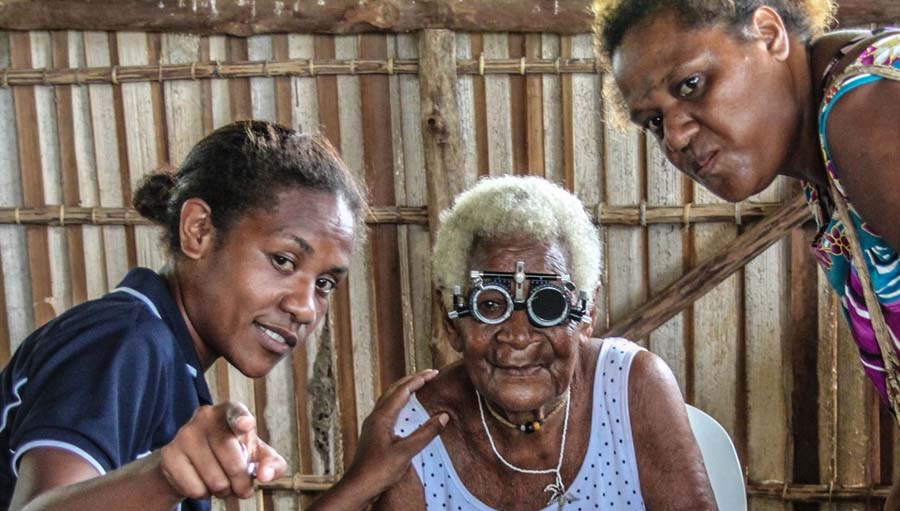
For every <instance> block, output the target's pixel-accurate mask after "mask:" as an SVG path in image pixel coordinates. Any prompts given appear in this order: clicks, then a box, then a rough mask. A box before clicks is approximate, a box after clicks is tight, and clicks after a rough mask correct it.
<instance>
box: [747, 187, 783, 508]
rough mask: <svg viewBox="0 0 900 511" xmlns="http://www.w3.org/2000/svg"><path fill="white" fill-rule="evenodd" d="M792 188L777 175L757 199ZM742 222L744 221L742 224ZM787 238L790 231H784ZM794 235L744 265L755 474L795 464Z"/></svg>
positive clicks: (770, 474)
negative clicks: (791, 376)
mask: <svg viewBox="0 0 900 511" xmlns="http://www.w3.org/2000/svg"><path fill="white" fill-rule="evenodd" d="M790 191H791V190H789V189H788V186H787V183H786V182H785V181H784V179H783V178H782V179H778V180H776V182H775V183H773V184H772V185H770V186H769V187H768V188H767V189H766V190H764V191H763V192H761V193H760V194H759V195H757V196H755V197H754V199H756V200H775V201H779V200H785V199H788V198H789V195H787V194H788V193H789V192H790ZM740 229H741V228H740V227H739V230H740ZM785 238H787V237H785ZM788 248H789V239H782V240H780V241H777V242H775V243H774V244H773V245H772V246H771V247H769V248H768V249H766V250H765V251H763V252H762V253H761V254H759V255H758V256H756V257H755V258H753V260H752V261H750V262H749V263H748V264H747V265H746V266H745V267H744V275H743V277H744V282H743V286H744V325H743V328H744V338H745V343H744V346H745V349H744V359H743V364H744V367H745V369H744V374H746V377H745V378H746V379H745V381H746V384H745V385H746V387H745V389H746V390H745V395H746V401H747V404H746V406H743V407H740V408H739V409H738V410H739V411H738V414H739V416H743V417H745V418H742V420H744V421H745V422H746V424H747V432H746V435H747V437H746V438H747V440H746V442H747V444H746V447H745V451H744V452H745V453H746V456H747V460H748V463H747V466H748V474H747V476H748V477H749V478H750V479H751V480H762V479H766V478H771V479H776V480H781V481H784V480H787V479H788V477H789V474H790V472H789V470H790V457H789V456H790V453H791V451H790V440H791V439H790V420H791V416H790V413H789V411H790V406H791V403H790V397H791V393H790V391H789V389H790V388H791V387H790V386H789V385H788V381H789V380H788V379H787V378H786V376H788V375H789V374H790V358H789V356H788V354H789V351H788V349H789V347H790V346H789V344H788V342H789V337H788V329H789V324H788V318H789V307H790V303H789V301H788V298H789V291H790V287H789V286H790V281H789V277H790V273H789V272H790V268H789V267H788V261H789V259H788V258H789V253H788ZM752 506H753V509H759V510H765V511H786V504H785V503H783V502H779V501H773V500H761V499H755V498H754V499H753V503H752Z"/></svg>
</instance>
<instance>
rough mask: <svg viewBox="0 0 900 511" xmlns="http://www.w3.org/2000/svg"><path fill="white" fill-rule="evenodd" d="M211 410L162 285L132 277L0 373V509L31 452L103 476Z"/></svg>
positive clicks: (62, 320) (192, 506)
mask: <svg viewBox="0 0 900 511" xmlns="http://www.w3.org/2000/svg"><path fill="white" fill-rule="evenodd" d="M211 403H212V398H211V397H210V394H209V388H208V387H207V385H206V380H205V379H204V377H203V369H202V368H201V367H200V362H199V360H198V359H197V353H196V350H195V349H194V345H193V342H192V341H191V336H190V334H189V333H188V329H187V326H186V325H185V323H184V319H183V318H182V316H181V312H180V311H179V309H178V305H177V304H176V303H175V300H174V299H173V298H172V295H171V294H170V293H169V289H168V286H167V285H166V282H165V280H163V278H162V277H160V276H159V275H157V274H156V273H155V272H153V271H151V270H147V269H144V268H136V269H134V270H131V271H130V272H129V273H128V275H127V276H126V277H125V280H123V281H122V283H121V284H120V285H119V287H117V288H116V290H114V291H113V292H111V293H109V294H107V295H106V296H104V297H102V298H99V299H97V300H91V301H89V302H85V303H83V304H81V305H78V306H77V307H73V308H72V309H70V310H68V311H66V313H64V314H63V315H61V316H59V317H57V318H56V319H54V320H53V321H50V322H49V323H47V324H46V325H44V326H43V327H41V328H39V329H38V330H36V331H35V332H34V333H32V334H31V335H30V336H29V337H28V338H27V339H25V341H24V342H23V343H22V345H21V346H19V348H18V349H17V350H16V353H15V354H14V355H13V357H12V359H11V360H10V362H9V365H7V366H6V367H5V368H4V369H3V371H2V373H0V509H6V508H7V507H8V506H9V501H10V499H11V497H12V493H13V488H14V487H15V484H16V470H17V468H18V462H19V460H20V458H21V457H22V455H23V454H24V453H26V452H27V451H29V450H30V449H34V448H36V447H56V448H59V449H65V450H67V451H69V452H72V453H74V454H75V455H77V456H80V457H82V458H83V459H84V460H85V461H87V462H88V463H90V464H91V465H93V466H94V468H96V469H97V471H98V472H100V473H101V474H105V473H106V472H109V471H111V470H114V469H116V468H118V467H121V466H122V465H125V464H127V463H129V462H131V461H134V460H136V459H138V458H141V457H143V456H146V455H147V454H150V452H151V451H153V450H155V449H159V448H160V447H162V446H164V445H166V444H167V443H169V442H170V441H171V440H172V439H173V438H174V437H175V433H176V432H177V431H178V429H179V428H180V427H181V426H182V425H184V424H185V423H186V422H188V420H189V419H190V418H191V416H192V415H193V413H194V410H196V408H197V407H198V406H200V405H205V404H211ZM181 508H182V509H183V510H204V511H206V510H209V509H210V503H209V501H208V500H203V501H190V500H188V501H185V502H184V503H183V504H182V506H181Z"/></svg>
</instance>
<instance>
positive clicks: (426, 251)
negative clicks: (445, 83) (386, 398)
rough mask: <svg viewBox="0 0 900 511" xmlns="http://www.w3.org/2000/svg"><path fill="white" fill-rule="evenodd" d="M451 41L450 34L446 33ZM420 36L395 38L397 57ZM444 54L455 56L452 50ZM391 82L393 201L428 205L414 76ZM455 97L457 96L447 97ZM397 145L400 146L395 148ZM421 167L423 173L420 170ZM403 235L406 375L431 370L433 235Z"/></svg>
mask: <svg viewBox="0 0 900 511" xmlns="http://www.w3.org/2000/svg"><path fill="white" fill-rule="evenodd" d="M450 37H453V34H450ZM418 39H419V38H418V36H415V35H412V34H398V35H397V42H396V47H397V49H396V51H397V57H399V58H416V57H418V53H419V50H418V46H419V41H418ZM448 53H451V54H452V53H453V52H452V51H450V52H448ZM391 80H392V89H391V90H392V92H391V94H392V98H394V99H393V100H392V101H394V104H396V105H398V108H394V109H392V110H391V114H392V115H393V116H394V118H395V119H396V122H395V123H394V124H395V127H394V141H395V142H394V147H395V148H394V153H395V155H396V156H395V159H396V160H397V162H396V163H395V167H396V168H402V173H401V175H402V177H403V179H402V180H401V179H398V180H397V182H396V185H395V190H396V194H397V197H396V198H397V202H398V203H401V204H430V201H429V200H428V171H427V169H426V166H425V165H426V163H425V162H426V155H425V135H424V133H423V130H422V96H421V92H420V91H421V84H420V82H419V80H420V79H419V77H418V76H397V77H394V78H392V79H391ZM451 96H453V97H455V94H453V93H451ZM398 144H399V147H398ZM423 169H424V172H423ZM399 233H400V236H401V241H400V251H401V265H402V266H401V282H402V285H403V287H404V289H406V290H408V292H404V293H403V295H402V296H403V298H402V304H401V306H402V310H403V324H404V325H406V327H407V328H406V330H405V331H404V334H403V342H404V346H405V348H404V349H405V356H406V371H407V373H412V372H415V371H418V370H420V369H424V368H427V367H431V366H432V365H433V364H434V362H433V360H432V356H431V353H432V352H431V338H432V336H431V326H432V319H431V293H432V291H431V266H429V265H428V264H422V261H428V260H429V259H430V257H431V233H430V230H429V229H428V227H427V226H425V225H416V226H412V225H408V226H405V227H401V228H399Z"/></svg>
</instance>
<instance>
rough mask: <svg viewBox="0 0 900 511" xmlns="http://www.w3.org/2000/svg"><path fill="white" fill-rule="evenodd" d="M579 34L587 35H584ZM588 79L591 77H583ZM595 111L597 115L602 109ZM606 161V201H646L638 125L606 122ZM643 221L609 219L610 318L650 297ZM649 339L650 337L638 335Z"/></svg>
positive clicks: (608, 111)
mask: <svg viewBox="0 0 900 511" xmlns="http://www.w3.org/2000/svg"><path fill="white" fill-rule="evenodd" d="M578 38H579V39H581V38H582V36H578ZM579 43H580V44H578V43H576V45H575V48H579V47H580V48H582V51H592V47H591V46H589V44H591V43H592V41H590V40H587V41H579ZM579 78H581V79H585V81H587V79H588V78H589V77H587V76H585V77H579ZM590 79H591V81H592V82H593V83H592V87H593V91H592V93H591V96H592V97H600V88H601V86H602V85H601V81H600V78H598V77H590ZM614 108H615V106H614V104H613V102H611V101H605V102H603V105H602V106H601V108H600V109H598V110H595V111H594V112H598V113H599V112H603V115H604V117H605V118H609V117H610V116H611V115H614V113H613V109H614ZM594 115H597V114H596V113H595V114H594ZM603 142H604V145H603V155H602V161H603V164H602V166H601V167H600V168H598V169H596V170H594V172H595V173H597V174H599V173H600V172H599V170H600V169H602V174H603V176H602V177H598V181H600V180H601V179H602V183H603V184H602V186H603V187H604V190H605V196H604V197H603V199H604V201H605V203H606V204H610V205H612V206H624V205H626V204H640V203H642V202H646V200H645V199H646V195H645V189H646V188H645V183H646V175H645V173H644V172H643V163H644V162H643V160H644V151H643V149H644V148H643V144H642V143H643V136H642V134H641V133H638V132H637V131H636V130H628V131H624V130H621V129H618V128H616V127H615V126H614V125H613V124H612V123H604V124H603ZM644 233H645V231H644V229H643V228H642V226H626V225H611V224H607V225H606V229H605V232H604V234H605V238H606V239H605V241H606V242H605V243H604V248H605V249H606V258H605V259H606V265H605V273H606V296H607V300H608V305H607V307H608V309H607V310H608V312H607V315H606V316H607V318H608V321H610V322H612V323H614V322H616V321H617V320H618V319H619V318H621V317H623V316H624V315H626V314H628V312H630V311H631V310H634V309H635V308H636V307H638V306H639V305H640V304H642V303H644V302H645V301H646V299H647V296H646V295H647V289H646V285H645V283H646V280H647V279H646V272H647V268H646V267H647V253H646V241H647V240H646V237H645V236H644ZM633 340H634V341H637V342H640V343H644V342H645V338H640V339H638V338H634V339H633Z"/></svg>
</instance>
